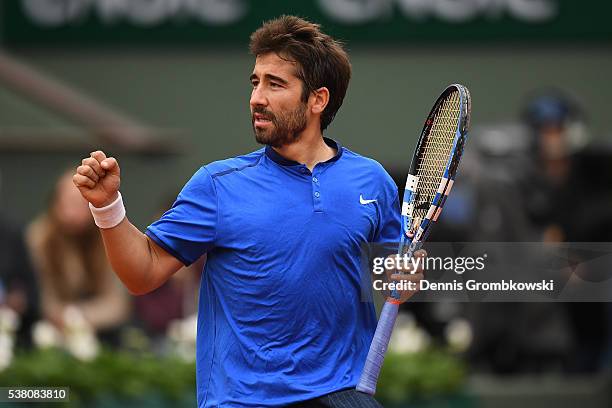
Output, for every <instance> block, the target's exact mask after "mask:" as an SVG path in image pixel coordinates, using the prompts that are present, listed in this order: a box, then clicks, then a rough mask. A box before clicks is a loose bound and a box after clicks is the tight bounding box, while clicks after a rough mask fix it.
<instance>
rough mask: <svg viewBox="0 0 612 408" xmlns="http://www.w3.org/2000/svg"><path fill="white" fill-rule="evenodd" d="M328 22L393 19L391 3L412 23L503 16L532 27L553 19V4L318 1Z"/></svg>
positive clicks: (532, 0) (550, 0)
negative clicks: (327, 16) (505, 15)
mask: <svg viewBox="0 0 612 408" xmlns="http://www.w3.org/2000/svg"><path fill="white" fill-rule="evenodd" d="M318 2H319V5H320V7H321V9H322V10H323V11H324V12H325V13H327V14H328V15H329V16H330V17H331V18H333V19H335V20H336V21H339V22H342V23H345V24H363V23H369V22H374V21H377V20H385V19H388V18H391V17H392V16H393V8H394V7H393V3H397V6H398V8H399V10H400V12H401V13H402V14H403V15H404V16H405V17H409V18H411V19H413V20H423V19H425V18H427V17H436V18H438V19H440V20H442V21H446V22H449V23H463V22H468V21H471V20H474V19H476V18H478V17H480V16H485V17H487V18H488V19H497V18H500V17H502V16H503V15H504V11H506V12H507V14H508V15H509V16H510V17H514V18H516V19H517V20H519V21H524V22H528V23H536V22H542V21H548V20H552V19H553V18H555V17H556V16H557V12H558V5H557V3H556V1H555V0H360V1H356V0H318Z"/></svg>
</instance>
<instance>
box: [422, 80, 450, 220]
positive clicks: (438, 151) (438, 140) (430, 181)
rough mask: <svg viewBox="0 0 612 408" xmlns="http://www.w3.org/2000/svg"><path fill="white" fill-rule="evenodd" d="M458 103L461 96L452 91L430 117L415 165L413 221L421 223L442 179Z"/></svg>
mask: <svg viewBox="0 0 612 408" xmlns="http://www.w3.org/2000/svg"><path fill="white" fill-rule="evenodd" d="M460 102H461V99H460V95H459V92H457V91H455V92H452V93H451V94H450V95H449V96H448V97H447V98H446V99H445V100H444V101H443V102H442V104H441V106H440V109H439V110H438V112H437V114H436V115H435V116H434V118H433V123H432V125H431V128H430V131H429V135H427V137H426V139H425V144H424V146H423V149H422V151H421V154H420V157H419V161H418V162H417V174H416V175H417V176H418V178H419V184H418V187H417V191H418V198H417V200H418V201H419V202H417V203H416V205H415V208H414V211H413V214H412V219H413V220H415V221H417V220H418V222H420V221H422V220H423V218H424V217H425V216H426V215H427V211H428V210H429V206H430V205H431V202H432V201H433V199H434V197H435V194H436V192H437V190H438V187H439V185H440V181H441V180H442V177H443V176H444V169H445V168H446V163H447V162H448V159H449V155H450V153H451V149H452V148H453V140H454V138H455V133H456V130H457V123H458V121H459V115H460ZM420 204H421V205H420ZM423 204H426V205H423ZM420 207H422V208H420Z"/></svg>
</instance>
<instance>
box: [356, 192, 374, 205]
mask: <svg viewBox="0 0 612 408" xmlns="http://www.w3.org/2000/svg"><path fill="white" fill-rule="evenodd" d="M359 202H360V203H361V204H370V203H374V202H376V200H364V198H363V195H361V194H359Z"/></svg>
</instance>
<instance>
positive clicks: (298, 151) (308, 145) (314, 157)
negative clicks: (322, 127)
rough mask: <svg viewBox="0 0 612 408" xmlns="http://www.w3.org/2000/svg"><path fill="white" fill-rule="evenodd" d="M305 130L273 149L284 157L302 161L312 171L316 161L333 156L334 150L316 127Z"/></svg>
mask: <svg viewBox="0 0 612 408" xmlns="http://www.w3.org/2000/svg"><path fill="white" fill-rule="evenodd" d="M307 130H308V129H307ZM307 130H305V131H304V132H303V133H302V135H301V136H300V137H299V138H298V140H297V141H296V142H294V143H291V144H288V145H284V146H281V147H274V148H273V149H274V150H275V151H276V152H277V153H278V154H280V155H281V156H283V157H284V158H286V159H288V160H293V161H296V162H298V163H302V164H304V165H305V166H306V167H308V169H309V170H310V171H312V169H314V167H315V166H316V165H317V163H321V162H324V161H327V160H329V159H331V158H332V157H334V156H335V155H336V151H335V150H334V149H332V148H331V147H329V146H328V145H327V144H326V143H325V141H324V140H323V135H322V134H321V131H319V130H318V129H317V131H316V132H307Z"/></svg>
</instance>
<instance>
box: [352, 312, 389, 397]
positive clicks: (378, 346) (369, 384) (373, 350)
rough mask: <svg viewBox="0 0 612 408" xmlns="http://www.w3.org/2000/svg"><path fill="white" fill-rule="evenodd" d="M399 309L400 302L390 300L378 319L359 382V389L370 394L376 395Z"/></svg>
mask: <svg viewBox="0 0 612 408" xmlns="http://www.w3.org/2000/svg"><path fill="white" fill-rule="evenodd" d="M398 310H399V305H398V304H396V303H391V302H388V301H387V302H385V305H384V306H383V309H382V312H381V313H380V318H379V319H378V325H377V326H376V333H374V338H373V339H372V344H371V345H370V351H368V357H367V358H366V362H365V366H364V367H363V372H362V373H361V378H360V379H359V383H358V384H357V391H361V392H365V393H366V394H369V395H374V393H375V392H376V383H377V382H378V376H379V375H380V369H381V368H382V365H383V361H384V360H385V353H386V352H387V347H388V346H389V340H390V339H391V333H392V332H393V326H395V319H397V312H398Z"/></svg>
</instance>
